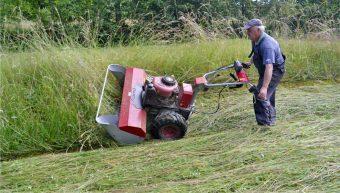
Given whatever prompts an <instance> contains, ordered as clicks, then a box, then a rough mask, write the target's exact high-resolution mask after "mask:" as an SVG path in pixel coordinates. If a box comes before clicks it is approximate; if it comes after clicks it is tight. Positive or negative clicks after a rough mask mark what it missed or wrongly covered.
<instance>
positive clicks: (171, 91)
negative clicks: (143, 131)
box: [142, 76, 193, 119]
mask: <svg viewBox="0 0 340 193" xmlns="http://www.w3.org/2000/svg"><path fill="white" fill-rule="evenodd" d="M192 96H193V89H192V86H191V84H185V83H183V84H181V85H179V84H178V82H177V81H176V79H175V78H173V77H171V76H156V77H151V76H149V77H147V79H146V82H145V85H144V92H143V95H142V104H143V107H144V108H145V109H146V110H147V111H148V113H151V114H155V115H156V114H158V113H159V110H164V109H168V110H172V111H176V112H178V113H179V114H181V115H182V116H183V117H185V119H188V117H189V115H190V112H191V110H192V108H191V107H190V102H191V99H192Z"/></svg>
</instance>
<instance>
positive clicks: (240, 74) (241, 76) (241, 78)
mask: <svg viewBox="0 0 340 193" xmlns="http://www.w3.org/2000/svg"><path fill="white" fill-rule="evenodd" d="M236 76H237V78H238V79H239V81H240V82H249V79H248V76H247V73H246V72H245V71H244V70H241V71H240V72H236Z"/></svg>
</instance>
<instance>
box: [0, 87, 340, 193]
mask: <svg viewBox="0 0 340 193" xmlns="http://www.w3.org/2000/svg"><path fill="white" fill-rule="evenodd" d="M292 85H293V86H292ZM246 93H247V91H246V90H245V89H240V90H235V91H231V92H226V93H225V97H223V98H222V101H221V103H222V106H223V108H222V109H221V111H219V112H218V113H217V114H215V115H214V116H211V115H208V114H203V113H199V114H194V116H193V117H192V119H191V120H190V130H189V133H188V135H187V136H186V137H185V138H184V139H181V140H178V141H169V142H165V141H147V142H144V143H142V144H139V145H133V146H125V147H120V148H117V149H115V148H105V149H99V150H94V151H87V152H78V153H67V154H65V153H59V154H46V155H41V156H36V157H31V158H24V159H17V160H13V161H4V162H2V169H1V170H2V171H1V176H2V179H1V180H2V183H0V189H1V190H2V191H3V192H13V191H15V192H87V191H88V192H101V191H107V192H189V191H191V192H291V191H294V192H295V191H301V192H339V190H340V184H339V180H338V179H339V172H340V170H339V150H340V149H339V143H338V142H339V129H340V127H339V125H340V124H339V116H340V111H339V109H340V86H339V84H334V83H331V84H330V83H327V82H323V81H319V82H318V83H316V82H309V83H308V84H306V85H302V86H296V85H294V84H288V83H285V84H283V85H281V86H280V87H279V90H278V98H277V106H278V112H277V113H278V123H277V125H276V126H274V127H271V128H265V127H258V126H257V125H256V124H255V121H254V117H253V110H252V99H251V97H250V96H249V95H248V94H246ZM214 96H215V95H214V94H213V93H206V94H205V95H204V96H200V97H199V98H198V101H197V108H198V111H201V112H202V111H211V110H212V109H213V108H214V107H213V106H212V104H214V102H215V101H211V99H214V100H216V98H215V97H214Z"/></svg>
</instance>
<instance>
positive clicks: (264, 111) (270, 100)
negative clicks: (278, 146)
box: [253, 70, 283, 125]
mask: <svg viewBox="0 0 340 193" xmlns="http://www.w3.org/2000/svg"><path fill="white" fill-rule="evenodd" d="M282 76H283V73H281V72H280V71H276V70H274V71H273V75H272V79H271V81H270V84H269V87H268V90H267V99H266V100H261V99H259V98H258V97H257V94H255V95H254V101H253V102H254V111H255V117H256V121H257V123H258V124H259V125H274V124H275V121H276V109H275V91H276V87H277V86H278V85H279V83H280V81H281V78H282ZM262 84H263V79H262V78H261V77H260V78H259V82H258V85H257V88H258V90H260V89H261V87H262Z"/></svg>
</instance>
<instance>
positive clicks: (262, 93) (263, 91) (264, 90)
mask: <svg viewBox="0 0 340 193" xmlns="http://www.w3.org/2000/svg"><path fill="white" fill-rule="evenodd" d="M257 97H258V98H259V99H262V100H266V99H267V88H266V87H262V88H261V89H260V92H259V94H258V95H257Z"/></svg>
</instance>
